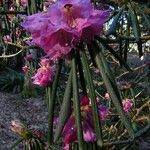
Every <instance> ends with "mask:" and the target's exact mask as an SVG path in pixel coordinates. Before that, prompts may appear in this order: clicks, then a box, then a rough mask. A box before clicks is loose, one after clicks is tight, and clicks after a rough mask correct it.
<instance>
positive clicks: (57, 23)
mask: <svg viewBox="0 0 150 150" xmlns="http://www.w3.org/2000/svg"><path fill="white" fill-rule="evenodd" d="M108 15H109V12H108V11H102V10H95V9H94V6H93V5H92V3H91V1H90V0H58V1H56V2H55V3H54V4H52V5H50V6H49V8H48V10H47V11H46V12H41V13H37V14H34V15H31V16H28V17H26V21H25V22H24V23H23V24H22V26H23V27H24V28H25V29H26V30H28V31H29V32H31V34H32V39H33V42H34V43H36V44H37V45H38V46H40V47H41V48H43V49H44V51H45V53H46V54H47V56H49V57H50V58H51V59H52V60H57V59H59V58H63V57H64V56H66V55H67V54H68V53H69V52H70V50H71V49H72V48H73V47H74V46H75V45H76V44H77V43H78V42H80V41H81V40H84V41H87V42H90V41H91V40H92V39H93V38H94V35H97V34H99V33H100V32H101V31H102V26H103V24H104V22H105V21H106V18H107V17H108Z"/></svg>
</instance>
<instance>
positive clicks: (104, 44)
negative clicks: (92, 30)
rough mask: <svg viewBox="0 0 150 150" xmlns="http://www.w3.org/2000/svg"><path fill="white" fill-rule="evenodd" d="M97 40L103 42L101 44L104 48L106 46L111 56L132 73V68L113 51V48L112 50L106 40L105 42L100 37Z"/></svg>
mask: <svg viewBox="0 0 150 150" xmlns="http://www.w3.org/2000/svg"><path fill="white" fill-rule="evenodd" d="M96 39H97V40H98V41H99V42H101V43H102V44H103V46H104V47H105V48H106V49H107V50H109V51H110V52H111V54H112V55H113V56H114V57H115V58H116V59H117V60H118V61H119V63H120V64H122V65H123V66H124V67H125V68H126V69H127V70H128V71H132V70H131V69H130V67H129V66H128V64H127V63H126V62H125V61H124V60H123V59H121V58H120V57H119V56H118V54H117V53H116V52H115V51H114V50H113V48H111V47H110V46H109V45H108V43H107V42H106V41H105V40H103V39H102V38H100V37H96Z"/></svg>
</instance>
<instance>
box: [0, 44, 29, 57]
mask: <svg viewBox="0 0 150 150" xmlns="http://www.w3.org/2000/svg"><path fill="white" fill-rule="evenodd" d="M24 50H26V47H24V48H22V49H21V50H20V51H19V52H17V53H15V54H11V55H1V56H0V58H11V57H15V56H17V55H18V54H20V53H22V52H23V51H24Z"/></svg>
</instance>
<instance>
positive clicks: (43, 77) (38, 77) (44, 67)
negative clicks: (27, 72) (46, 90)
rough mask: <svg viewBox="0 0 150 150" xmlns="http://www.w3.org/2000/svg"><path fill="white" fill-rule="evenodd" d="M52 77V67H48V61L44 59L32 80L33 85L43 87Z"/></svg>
mask: <svg viewBox="0 0 150 150" xmlns="http://www.w3.org/2000/svg"><path fill="white" fill-rule="evenodd" d="M53 76H54V67H53V66H51V65H50V63H49V59H46V58H44V59H42V60H41V67H40V68H39V69H38V70H37V73H36V74H35V75H34V76H33V77H32V79H33V83H34V84H37V85H39V86H42V87H45V86H47V85H48V84H49V83H50V82H51V81H52V80H53Z"/></svg>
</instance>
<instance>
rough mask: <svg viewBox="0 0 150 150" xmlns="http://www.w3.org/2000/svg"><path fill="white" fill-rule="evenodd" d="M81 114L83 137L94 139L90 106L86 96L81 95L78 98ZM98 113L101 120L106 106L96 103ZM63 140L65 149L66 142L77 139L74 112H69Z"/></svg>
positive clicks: (87, 139)
mask: <svg viewBox="0 0 150 150" xmlns="http://www.w3.org/2000/svg"><path fill="white" fill-rule="evenodd" d="M80 106H81V116H82V129H83V138H84V141H86V142H93V141H96V134H95V131H94V124H93V115H92V108H91V106H90V100H89V98H88V97H86V96H83V97H81V99H80ZM98 109H99V115H100V117H101V119H102V120H105V119H106V117H107V116H108V108H107V107H106V106H102V105H98ZM62 134H63V141H64V143H65V149H66V150H67V148H68V144H70V143H73V142H75V141H77V130H76V125H75V117H74V113H72V114H71V116H70V117H69V119H68V121H67V122H66V124H65V126H64V129H63V132H62Z"/></svg>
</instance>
